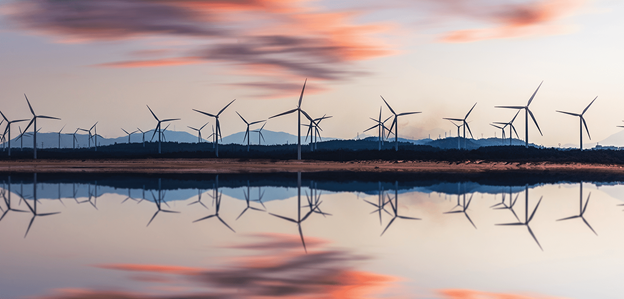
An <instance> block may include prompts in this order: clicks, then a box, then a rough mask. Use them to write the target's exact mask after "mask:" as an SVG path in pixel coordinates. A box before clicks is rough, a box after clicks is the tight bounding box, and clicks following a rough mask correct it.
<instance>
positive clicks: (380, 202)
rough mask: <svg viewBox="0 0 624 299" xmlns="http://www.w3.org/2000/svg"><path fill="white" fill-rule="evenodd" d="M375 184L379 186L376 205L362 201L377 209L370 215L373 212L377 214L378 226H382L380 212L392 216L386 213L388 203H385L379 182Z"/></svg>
mask: <svg viewBox="0 0 624 299" xmlns="http://www.w3.org/2000/svg"><path fill="white" fill-rule="evenodd" d="M377 183H378V185H379V189H378V193H377V203H376V204H375V203H372V202H370V201H368V200H366V199H365V200H364V201H365V202H367V203H369V204H370V205H372V206H374V207H376V208H377V209H376V210H374V211H372V212H371V214H372V213H375V212H377V213H378V214H379V225H381V224H382V220H381V215H382V214H381V211H384V212H386V213H387V214H388V215H390V216H392V214H390V212H388V210H386V204H388V202H387V201H386V199H385V197H384V194H385V193H384V189H383V187H382V186H381V182H377Z"/></svg>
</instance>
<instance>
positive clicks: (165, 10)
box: [5, 0, 389, 80]
mask: <svg viewBox="0 0 624 299" xmlns="http://www.w3.org/2000/svg"><path fill="white" fill-rule="evenodd" d="M305 5H306V2H304V1H284V0H237V1H225V0H195V1H167V0H163V1H149V0H111V1H51V0H33V1H28V2H24V1H14V2H13V3H12V4H11V5H9V6H7V9H6V10H7V11H8V13H5V14H7V15H8V19H9V20H11V21H12V23H13V24H15V25H16V26H17V27H18V28H21V29H24V30H29V31H34V32H37V33H40V34H45V35H50V36H54V37H60V38H61V39H62V40H64V41H70V42H94V41H111V40H128V39H138V38H145V37H173V38H176V39H188V40H193V41H194V42H193V43H189V44H187V46H186V48H180V49H179V51H180V52H181V53H178V54H177V55H174V56H178V57H169V58H166V59H161V60H138V61H126V62H114V63H103V64H98V65H99V66H105V67H146V66H171V65H181V64H190V63H199V62H202V61H221V62H227V63H233V64H234V65H236V66H239V67H242V68H243V69H245V70H246V69H249V68H252V69H253V68H258V67H261V68H266V69H268V70H269V71H271V72H272V74H273V75H277V76H280V77H281V78H285V77H289V76H292V75H293V74H294V75H297V76H300V77H312V78H317V79H323V80H345V79H349V78H351V77H353V76H355V75H362V74H364V73H363V72H357V71H353V70H351V69H352V68H353V65H352V64H351V62H352V61H358V60H365V59H370V58H374V57H379V56H382V55H386V54H388V53H389V51H388V50H387V46H386V45H384V44H382V43H380V42H378V41H376V40H374V39H372V38H371V35H372V34H375V33H377V32H380V31H384V30H387V27H385V26H379V25H369V24H366V25H361V24H356V23H355V22H354V21H353V18H354V17H355V16H356V12H353V11H348V12H332V13H329V12H324V11H322V10H321V9H320V8H318V7H314V8H312V7H309V6H305ZM198 42H201V43H202V45H198ZM139 53H141V52H137V51H135V52H133V53H132V54H134V56H136V55H137V54H139ZM142 53H143V54H145V56H153V54H154V53H153V52H152V51H151V50H149V49H148V50H146V51H144V52H142ZM189 53H192V54H191V55H193V56H199V57H200V59H188V58H187V56H189Z"/></svg>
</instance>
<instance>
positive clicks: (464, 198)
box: [444, 193, 477, 229]
mask: <svg viewBox="0 0 624 299" xmlns="http://www.w3.org/2000/svg"><path fill="white" fill-rule="evenodd" d="M473 195H474V194H470V199H468V202H466V193H464V194H463V203H462V204H459V194H457V205H458V206H459V207H460V208H461V210H454V211H448V212H445V213H444V214H456V213H463V214H464V215H466V218H468V221H470V224H472V226H474V228H475V229H476V228H477V226H476V225H475V224H474V222H472V219H470V216H468V212H466V211H467V210H468V207H469V206H470V203H471V202H472V196H473ZM456 207H457V206H456ZM453 209H454V208H453Z"/></svg>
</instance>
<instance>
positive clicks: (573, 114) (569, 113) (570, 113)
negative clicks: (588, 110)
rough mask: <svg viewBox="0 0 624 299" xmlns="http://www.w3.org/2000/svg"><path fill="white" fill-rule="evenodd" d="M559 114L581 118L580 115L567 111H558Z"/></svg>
mask: <svg viewBox="0 0 624 299" xmlns="http://www.w3.org/2000/svg"><path fill="white" fill-rule="evenodd" d="M556 111H557V112H559V113H563V114H568V115H572V116H581V114H578V113H572V112H565V111H560V110H556Z"/></svg>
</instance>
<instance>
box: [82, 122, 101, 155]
mask: <svg viewBox="0 0 624 299" xmlns="http://www.w3.org/2000/svg"><path fill="white" fill-rule="evenodd" d="M97 124H98V122H95V124H93V126H91V128H89V129H88V130H87V129H80V130H81V131H85V132H87V133H89V138H87V144H88V148H91V139H94V138H93V136H95V151H97V128H96V127H95V126H97ZM93 129H95V135H93V134H91V131H92V130H93Z"/></svg>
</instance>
